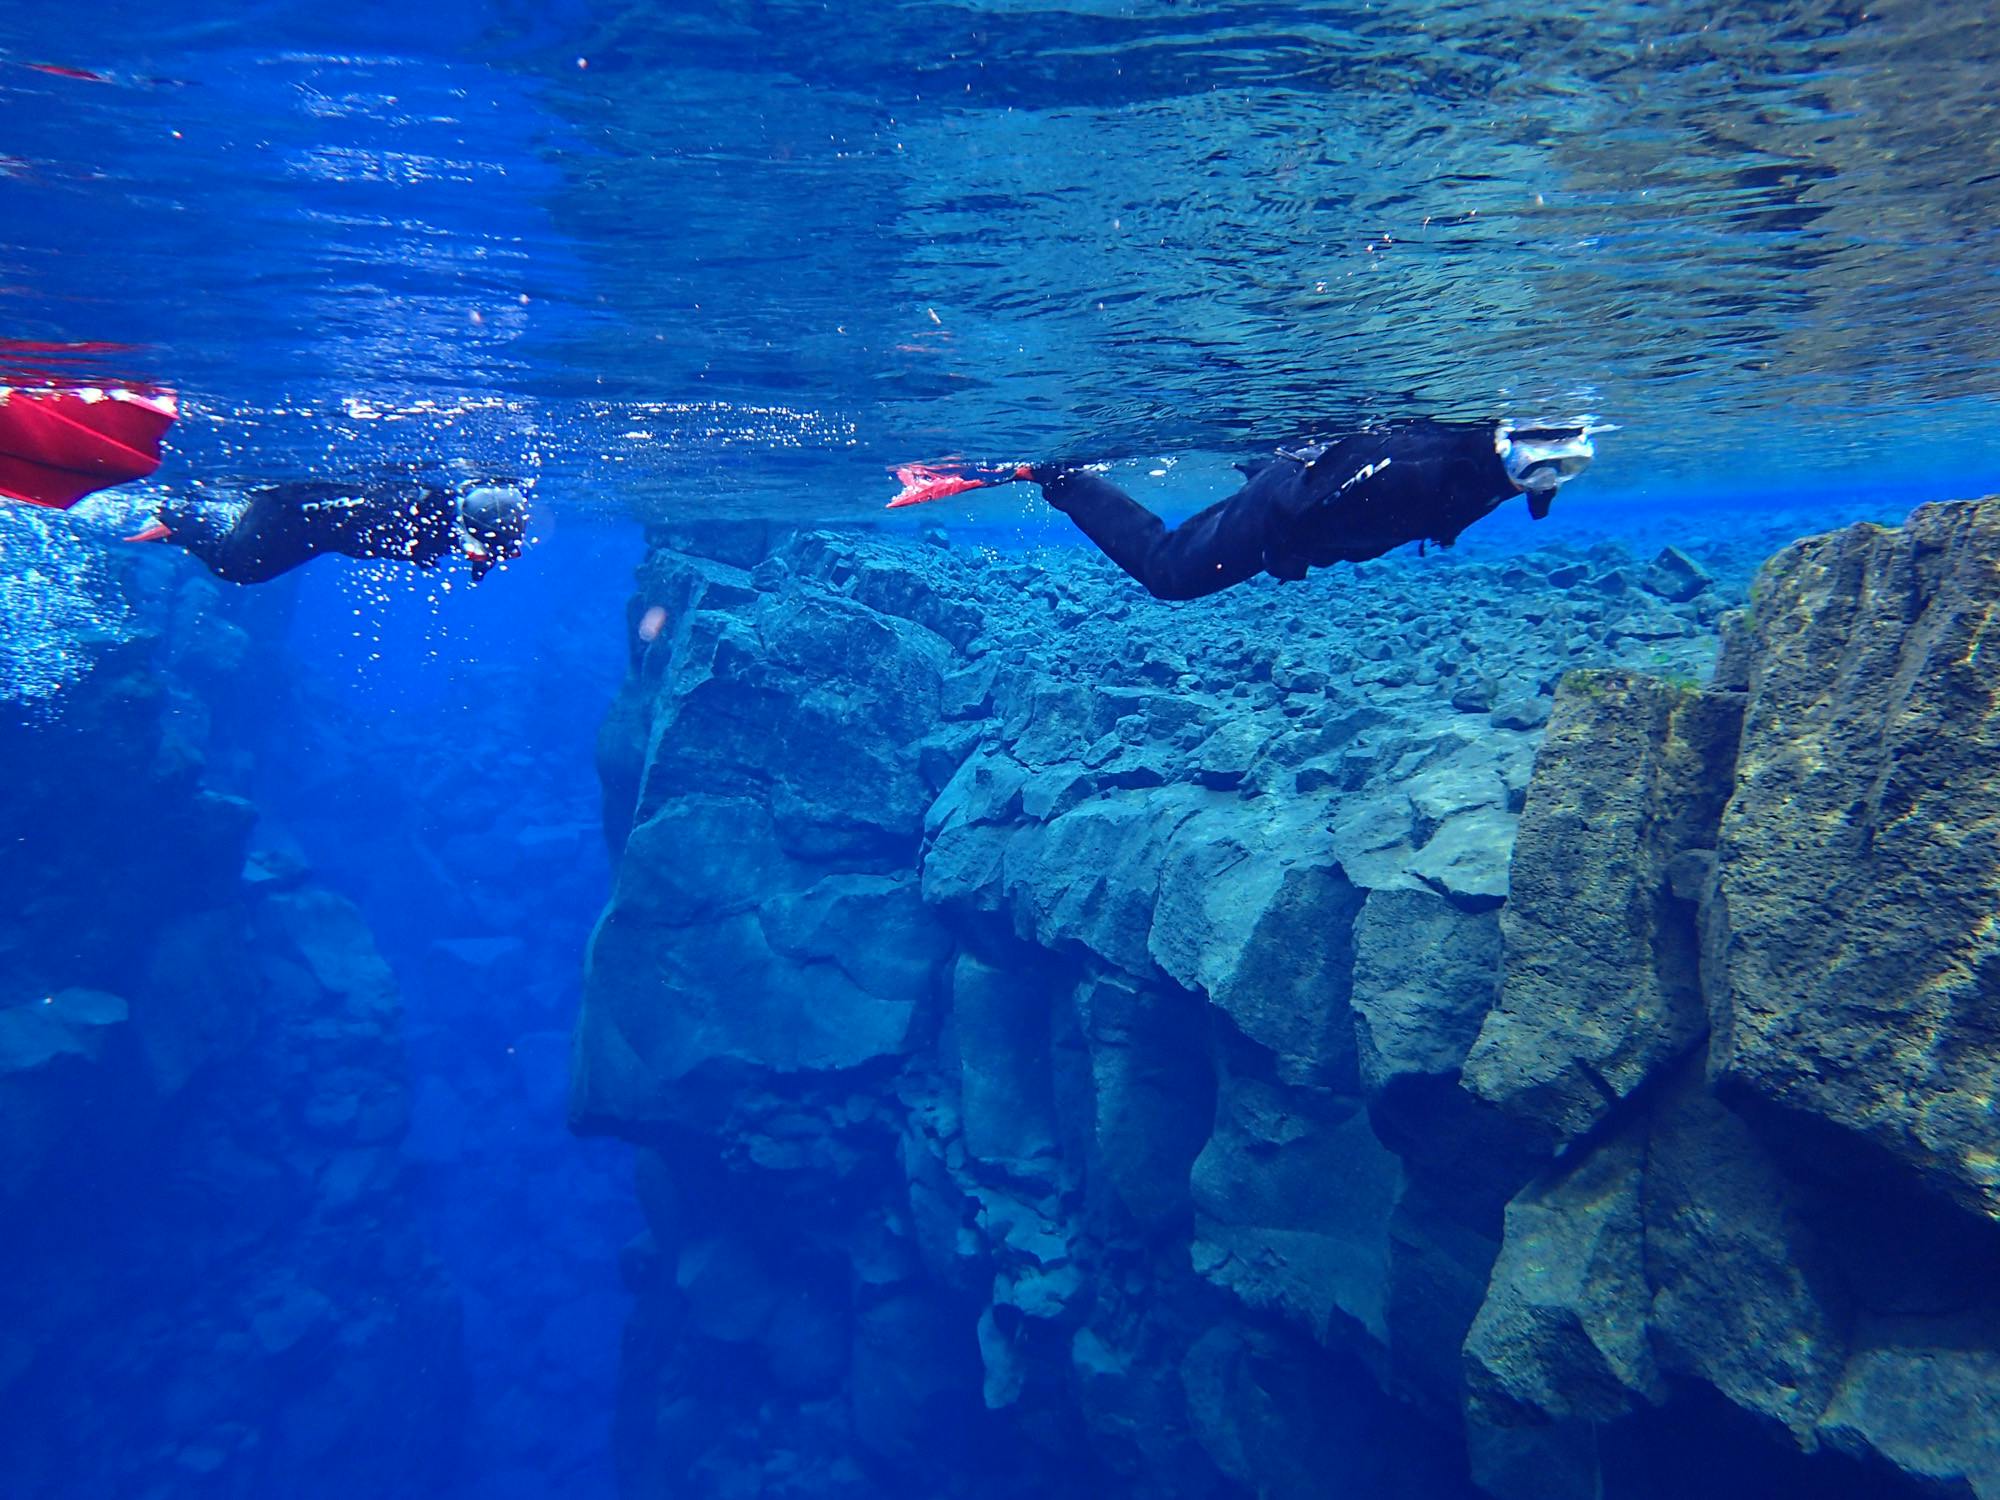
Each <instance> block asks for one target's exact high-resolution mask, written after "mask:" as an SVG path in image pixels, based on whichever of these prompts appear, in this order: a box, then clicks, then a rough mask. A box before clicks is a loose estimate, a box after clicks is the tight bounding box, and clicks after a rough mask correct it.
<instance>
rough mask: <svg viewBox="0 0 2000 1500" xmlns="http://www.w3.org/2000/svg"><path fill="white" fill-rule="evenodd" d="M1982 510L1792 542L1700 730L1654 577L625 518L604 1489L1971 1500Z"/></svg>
mask: <svg viewBox="0 0 2000 1500" xmlns="http://www.w3.org/2000/svg"><path fill="white" fill-rule="evenodd" d="M1996 526H2000V503H1994V504H1988V505H1985V506H1979V507H1964V506H1962V507H1939V508H1931V509H1928V510H1926V511H1922V512H1919V513H1918V515H1917V516H1916V517H1914V518H1913V519H1912V521H1911V523H1910V525H1909V526H1908V527H1907V528H1905V529H1903V530H1901V531H1884V530H1882V529H1880V528H1870V527H1863V528H1855V529H1852V530H1850V531H1848V532H1842V533H1838V534H1836V535H1835V536H1832V537H1828V538H1820V539H1816V540H1815V541H1812V542H1809V543H1802V544H1800V545H1799V546H1798V547H1796V548H1793V549H1791V550H1790V551H1788V552H1786V553H1785V554H1783V555H1781V556H1780V557H1778V558H1777V559H1774V560H1773V562H1772V563H1771V564H1770V565H1769V567H1768V568H1767V569H1766V571H1765V573H1764V574H1763V575H1762V578H1761V580H1760V583H1759V585H1758V588H1757V591H1756V597H1755V603H1754V607H1753V608H1752V609H1751V610H1750V611H1749V613H1748V614H1747V616H1741V617H1732V620H1733V621H1734V623H1733V624H1732V625H1731V627H1730V629H1729V632H1728V638H1729V645H1728V648H1727V650H1726V651H1725V652H1724V653H1723V657H1722V662H1721V666H1720V670H1719V673H1718V675H1717V677H1716V680H1715V685H1714V686H1713V687H1711V688H1697V687H1695V686H1694V680H1695V679H1696V677H1697V676H1705V675H1707V670H1708V666H1709V664H1710V661H1711V660H1712V659H1713V656H1714V652H1715V646H1716V640H1717V627H1718V625H1719V623H1720V622H1721V620H1722V615H1723V610H1724V605H1725V600H1724V599H1723V598H1722V597H1721V596H1720V591H1719V590H1717V589H1716V588H1714V587H1713V586H1712V585H1711V582H1710V579H1709V577H1708V574H1707V572H1706V571H1705V570H1704V568H1703V566H1702V565H1701V562H1698V561H1697V560H1696V559H1695V558H1691V557H1689V556H1688V555H1686V554H1684V553H1680V552H1678V551H1675V550H1673V549H1668V550H1667V551H1666V552H1664V553H1662V554H1661V556H1660V557H1658V558H1657V559H1655V560H1654V561H1653V562H1652V563H1651V564H1650V565H1646V566H1641V565H1638V564H1635V563H1634V562H1633V560H1632V559H1630V558H1629V557H1623V556H1620V555H1618V554H1617V552H1616V550H1615V549H1610V548H1598V549H1594V550H1593V551H1592V552H1591V553H1589V554H1576V553H1565V552H1563V551H1562V550H1560V549H1557V550H1553V551H1550V552H1544V553H1540V554H1535V555H1532V556H1529V557H1526V558H1521V559H1516V560H1511V561H1508V562H1501V563H1492V564H1480V563H1477V562H1464V561H1460V560H1457V559H1455V558H1453V557H1451V556H1449V555H1446V556H1443V557H1438V556H1433V557H1431V558H1428V559H1423V560H1417V559H1407V560H1385V561H1384V562H1382V563H1378V564H1370V565H1367V566H1365V567H1363V568H1359V569H1355V570H1352V571H1347V572H1342V573H1340V574H1337V575H1331V576H1328V577H1325V578H1321V579H1316V580H1314V581H1313V582H1311V583H1309V584H1307V585H1303V586H1299V587H1296V588H1286V589H1277V588H1255V587H1253V588H1247V589H1243V590H1239V591H1236V592H1234V593H1232V594H1230V595H1226V596H1223V597H1221V598H1218V599H1215V600H1211V601H1204V602H1202V603H1198V604H1196V605H1192V606H1183V607H1170V606H1160V605H1155V604H1153V603H1152V602H1151V601H1148V600H1146V599H1144V598H1143V597H1142V596H1140V595H1139V594H1138V593H1137V592H1136V590H1134V589H1133V588H1131V587H1130V585H1129V584H1127V583H1126V581H1125V580H1123V579H1122V578H1120V577H1118V576H1117V575H1115V574H1113V573H1111V571H1110V570H1109V569H1108V567H1105V566H1103V565H1101V564H1099V563H1097V562H1096V561H1095V560H1093V559H1088V558H1083V557H1074V556H1070V555H1068V554H1063V555H1060V556H1056V557H1051V558H1047V559H1042V560H1039V561H1037V560H1033V559H1016V560H1007V559H1000V558H983V557H980V556H978V555H976V554H965V553H960V552H955V551H951V550H947V549H944V548H940V547H933V546H924V545H918V544H910V543H896V542H886V541H868V540H865V539H857V538H854V537H839V536H830V535H823V534H822V535H808V536H801V537H797V538H793V539H790V540H783V541H778V542H776V543H773V542H772V541H771V540H770V539H767V538H764V537H761V536H755V535H750V534H747V533H742V532H735V533H726V534H725V533H718V534H711V535H708V536H697V537H685V536H683V537H677V538H674V537H666V536H661V537H659V538H657V539H656V543H657V545H656V547H655V550H654V552H653V554H652V556H651V558H650V560H649V562H648V563H647V565H646V567H645V568H644V569H643V570H642V573H641V576H640V587H639V591H638V593H637V595H636V596H635V598H634V601H633V606H632V618H633V621H634V624H635V627H636V625H637V623H638V622H639V620H640V619H641V618H642V616H643V615H644V614H645V613H646V612H647V611H648V610H650V609H653V608H655V607H658V608H660V609H663V610H664V611H665V618H666V621H667V628H666V629H665V630H664V631H663V632H661V633H660V634H659V635H658V637H657V639H653V640H651V641H646V640H642V639H641V638H640V636H639V634H638V633H637V632H636V630H635V635H634V638H633V660H632V671H631V675H630V678H629V679H628V682H627V684H626V687H625V690H624V692H623V694H622V695H621V697H620V700H619V702H618V704H617V705H616V707H615V708H614V711H613V713H612V714H611V716H610V718H609V719H608V720H607V723H606V726H605V730H604V733H603V735H602V737H601V740H600V767H601V770H602V773H603V780H604V784H605V789H606V808H607V828H608V832H609V834H610V837H611V841H612V844H613V847H614V849H616V850H619V851H621V858H620V864H619V869H618V875H617V880H616V886H615V891H614V894H613V898H612V900H611V902H610V904H609V906H608V907H607V909H606V911H605V914H604V917H603V919H602V921H601V923H600V926H599V928H598V931H597V934H596V936H595V939H594V942H593V945H592V951H591V957H590V969H589V974H588V978H587V984H586V998H585V1007H584V1011H583V1015H582V1017H581V1020H580V1024H579V1028H578V1033H577V1046H576V1063H575V1092H574V1099H573V1117H574V1119H575V1120H576V1122H577V1123H578V1124H579V1126H580V1127H581V1128H584V1129H587V1130H597V1131H609V1132H615V1133H617V1134H620V1135H622V1136H625V1137H626V1138H628V1139H630V1140H632V1141H634V1142H635V1143H637V1144H638V1145H639V1146H640V1147H642V1148H643V1149H642V1152H641V1159H642V1170H641V1173H640V1189H641V1198H642V1203H643V1206H644V1207H645V1209H646V1213H647V1218H648V1223H649V1226H650V1227H649V1232H648V1234H647V1235H646V1236H644V1237H643V1238H642V1239H641V1240H640V1241H639V1242H638V1243H636V1244H635V1245H634V1246H633V1247H632V1248H631V1250H630V1251H629V1252H628V1257H627V1270H628V1275H629V1280H630V1283H631V1285H632V1287H633V1290H634V1293H635V1299H636V1302H635V1312H634V1317H633V1323H632V1326H631V1329H630V1331H629V1334H628V1339H627V1345H626V1368H625V1376H624V1388H623V1397H622V1406H621V1414H620V1423H621V1426H620V1440H619V1449H620V1462H621V1469H622V1474H623V1480H624V1487H625V1493H626V1494H627V1496H628V1497H632V1500H639V1497H653V1496H659V1495H665V1494H668V1493H680V1492H683V1489H684V1487H691V1488H692V1490H693V1491H694V1492H697V1493H702V1494H737V1493H741V1494H759V1495H773V1496H777V1495H793V1494H796V1495H800V1496H804V1495H808V1494H810V1495H815V1496H818V1495H827V1494H834V1495H851V1496H855V1497H863V1496H878V1495H888V1494H901V1493H923V1494H932V1495H967V1496H986V1495H1007V1494H1014V1493H1027V1492H1030V1491H1033V1492H1038V1493H1043V1494H1046V1493H1050V1492H1055V1493H1061V1494H1069V1493H1075V1494H1079V1495H1081V1494H1093V1495H1097V1494H1104V1493H1145V1494H1149V1495H1169V1496H1204V1497H1207V1496H1214V1497H1222V1496H1234V1495H1253V1494H1254V1495H1258V1496H1268V1497H1280V1500H1282V1497H1291V1496H1299V1497H1304V1496H1321V1495H1326V1494H1353V1495H1362V1496H1399V1495H1403V1496H1411V1497H1415V1496H1424V1497H1440V1496H1445V1497H1448V1496H1451V1495H1460V1494H1462V1495H1472V1494H1478V1493H1484V1494H1487V1495H1490V1496H1495V1497H1499V1500H1515V1497H1522V1500H1526V1497H1529V1496H1533V1497H1536V1500H1560V1497H1564V1496H1569V1495H1576V1496H1596V1495H1605V1496H1610V1497H1638V1496H1656V1495H1657V1496H1665V1495H1681V1494H1685V1493H1687V1492H1689V1490H1690V1489H1691V1488H1692V1487H1694V1486H1696V1485H1699V1486H1702V1487H1704V1488H1706V1489H1708V1490H1710V1491H1716V1492H1720V1493H1722V1494H1727V1495H1734V1494H1745V1495H1748V1494H1760V1495H1762V1494H1772V1493H1815V1494H1824V1495H1847V1494H1853V1495H1864V1494H1865V1495H1884V1496H1893V1495H1904V1494H1908V1495H1918V1494H1926V1495H1928V1494H1940V1493H1943V1494H1954V1493H1955V1494H1985V1493H2000V1490H1995V1489H1994V1488H1993V1486H1994V1485H1995V1484H1996V1483H1997V1482H2000V1475H1996V1472H1995V1470H1994V1468H1993V1463H1994V1458H1995V1455H1996V1453H2000V1448H1996V1445H1995V1443H1994V1437H1993V1430H1992V1425H1991V1423H1992V1415H1991V1394H1990V1392H1991V1389H1993V1387H1992V1385H1991V1382H1990V1380H1986V1381H1985V1382H1984V1383H1982V1376H1984V1375H1985V1373H1986V1372H1987V1371H1988V1370H1989V1369H1990V1366H1991V1362H1992V1361H1993V1360H1994V1359H1995V1358H1996V1352H2000V1345H1996V1343H1995V1339H1994V1336H1993V1334H1992V1333H1991V1330H1992V1329H1993V1328H1995V1327H2000V1324H1995V1323H1994V1322H1992V1321H1991V1313H1992V1308H1991V1305H1990V1303H1991V1299H1990V1297H1989V1296H1988V1293H1987V1291H1986V1287H1988V1286H1991V1285H2000V1283H1997V1282H1995V1281H1994V1280H1993V1278H1992V1276H1991V1271H1992V1270H1993V1269H1994V1267H1993V1266H1992V1263H1991V1254H1992V1250H1993V1246H1992V1243H1991V1236H1992V1222H1991V1218H1992V1215H1991V1209H1990V1200H1989V1199H1988V1198H1987V1197H1986V1194H1987V1192H1988V1191H1989V1184H1988V1181H1987V1179H1986V1178H1985V1177H1984V1176H1983V1175H1982V1174H1983V1172H1984V1171H1985V1169H1986V1168H1987V1166H1989V1165H1990V1160H1991V1158H1990V1155H1988V1153H1989V1152H1990V1151H1992V1150H1993V1149H1995V1148H1996V1146H2000V1132H1996V1130H1995V1128H1994V1126H1993V1124H1992V1122H1991V1120H1990V1118H1988V1117H1987V1116H1986V1115H1985V1114H1984V1113H1983V1111H1985V1110H1986V1109H1987V1108H1988V1100H1987V1097H1986V1096H1987V1094H1988V1093H1989V1092H1990V1090H1989V1089H1988V1088H1987V1087H1986V1086H1985V1082H1984V1078H1985V1074H1984V1072H1983V1071H1982V1070H1983V1069H1984V1068H1985V1067H1986V1066H1987V1049H1986V1046H1985V1029H1986V1028H1988V1027H1990V1023H1989V1022H1988V1021H1986V1019H1985V1012H1986V1010H1988V1009H1990V1008H1991V1005H1992V1004H1993V1003H1994V1002H1995V999H1996V996H1995V976H1994V961H1993V959H1992V957H1991V947H1990V944H1991V942H1992V937H1991V933H1990V930H1989V929H1990V927H1991V914H1992V912H1993V911H1995V910H2000V906H1996V903H1995V901H1994V899H1993V897H1994V890H1993V884H1992V882H1993V880H1994V878H1995V871H1996V868H2000V859H1996V857H1995V852H1994V846H1993V831H1992V829H1993V820H1992V810H1991V809H1990V808H1989V807H1988V805H1987V804H1988V802H1989V801H1990V796H1989V795H1988V791H1987V782H1986V779H1985V778H1986V776H1987V774H1988V772H1989V771H1990V768H1991V767H1992V766H1993V764H1994V747H1993V745H1992V743H1991V734H1992V723H1991V709H1992V702H1993V690H1994V684H1995V669H1994V667H1993V665H1992V663H1993V660H1994V658H1993V657H1992V656H1991V655H1988V656H1987V657H1986V658H1985V659H1984V661H1983V662H1982V659H1981V656H1980V651H1979V647H1980V644H1981V635H1980V632H1981V631H1982V630H1983V629H1984V626H1985V621H1986V619H1987V618H1988V617H1989V616H1990V603H1982V602H1981V601H1982V600H1985V601H1990V600H1992V599H1993V598H1995V597H2000V595H1997V594H1996V591H1995V590H1994V588H1993V587H1992V585H1993V582H1994V579H1993V577H1992V572H1993V569H1994V567H1995V566H1996V559H2000V535H1996V533H1995V527H1996ZM1697 550H1698V549H1697ZM1726 552H1727V548H1726V546H1722V545H1718V546H1717V547H1715V548H1713V549H1711V550H1710V552H1709V553H1708V554H1706V555H1705V556H1704V557H1703V559H1702V561H1705V562H1707V563H1708V564H1709V565H1710V566H1711V567H1714V568H1715V569H1716V571H1718V572H1727V571H1728V569H1726V568H1725V567H1724V561H1725V558H1724V556H1723V554H1726ZM655 618H657V617H655ZM1578 668H1588V669H1593V670H1583V671H1579V670H1576V669H1578ZM1649 674H1652V675H1649ZM1559 684H1560V687H1559ZM1538 752H1539V754H1538ZM1531 772H1532V776H1531ZM1982 945H1985V946H1982Z"/></svg>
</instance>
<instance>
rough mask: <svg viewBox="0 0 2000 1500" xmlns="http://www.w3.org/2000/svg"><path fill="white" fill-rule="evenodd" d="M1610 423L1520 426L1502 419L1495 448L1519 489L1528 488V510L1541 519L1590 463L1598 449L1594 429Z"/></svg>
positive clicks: (1605, 428)
mask: <svg viewBox="0 0 2000 1500" xmlns="http://www.w3.org/2000/svg"><path fill="white" fill-rule="evenodd" d="M1614 430H1615V429H1613V428H1610V427H1601V426H1591V425H1589V424H1579V425H1577V426H1573V427H1517V426H1515V425H1513V424H1512V423H1510V422H1502V423H1501V424H1500V425H1499V427H1498V428H1496V429H1495V430H1494V433H1493V449H1494V451H1495V452H1496V453H1498V454H1499V455H1500V463H1501V466H1502V467H1504V468H1505V469H1506V470H1507V477H1508V478H1509V479H1510V480H1512V481H1513V483H1514V487H1515V488H1516V489H1522V490H1526V491H1527V492H1528V513H1529V514H1530V515H1532V516H1533V517H1534V518H1535V519H1536V520H1538V521H1539V520H1540V519H1541V518H1542V517H1543V516H1546V515H1547V514H1548V513H1549V503H1550V502H1551V501H1552V500H1554V499H1555V497H1556V491H1557V490H1558V489H1560V488H1561V487H1562V486H1563V485H1565V484H1568V483H1569V482H1570V481H1571V480H1572V479H1574V478H1576V476H1577V475H1579V474H1581V473H1582V472H1583V471H1584V470H1585V469H1587V468H1589V467H1590V461H1591V459H1593V458H1595V457H1596V456H1597V449H1596V447H1595V446H1594V445H1593V444H1592V443H1591V441H1590V439H1591V436H1592V435H1593V434H1594V433H1599V432H1611V431H1614Z"/></svg>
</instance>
